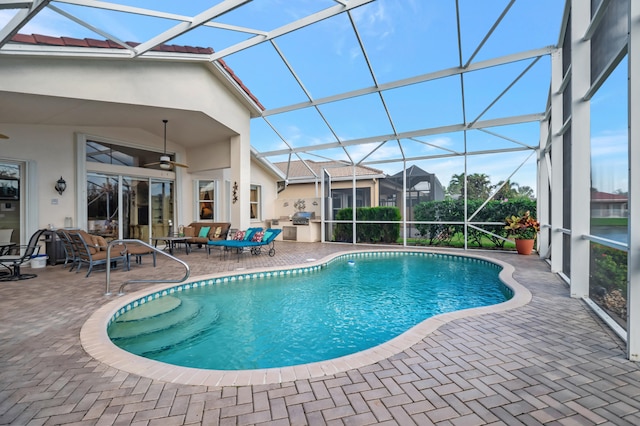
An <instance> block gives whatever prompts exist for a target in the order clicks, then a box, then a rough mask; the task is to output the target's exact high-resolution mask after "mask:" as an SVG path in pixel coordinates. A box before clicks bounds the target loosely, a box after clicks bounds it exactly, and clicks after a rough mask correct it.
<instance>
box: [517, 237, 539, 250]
mask: <svg viewBox="0 0 640 426" xmlns="http://www.w3.org/2000/svg"><path fill="white" fill-rule="evenodd" d="M515 241H516V250H517V251H518V254H531V252H532V251H533V244H534V243H535V241H536V240H523V239H516V240H515Z"/></svg>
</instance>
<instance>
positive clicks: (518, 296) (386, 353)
mask: <svg viewBox="0 0 640 426" xmlns="http://www.w3.org/2000/svg"><path fill="white" fill-rule="evenodd" d="M458 253H459V252H458ZM400 254H402V255H406V256H435V257H442V258H444V259H447V258H449V255H447V254H441V253H437V254H429V253H426V252H422V253H413V252H411V251H409V250H394V251H379V252H367V253H348V254H340V253H339V254H337V255H335V256H336V257H335V258H334V259H332V260H329V261H325V262H315V263H310V264H306V265H302V266H299V267H292V268H290V269H286V270H279V269H278V270H276V269H270V270H265V271H262V272H252V273H242V274H236V275H232V276H222V275H216V276H210V277H204V278H203V277H196V279H197V281H194V282H192V283H188V284H184V285H181V286H175V287H168V286H167V285H158V286H155V287H154V288H152V289H149V290H147V291H148V294H147V295H146V296H143V297H141V296H139V295H137V296H136V295H133V294H132V295H126V296H123V297H122V298H120V299H118V300H114V301H112V302H110V303H108V304H107V305H105V306H103V307H102V308H100V309H99V310H98V311H96V312H95V313H94V314H93V315H92V316H91V317H90V318H89V320H87V322H86V323H85V324H84V326H83V328H82V331H81V341H82V344H83V347H84V349H85V350H86V351H87V352H88V353H89V354H90V355H91V356H92V357H94V358H96V359H98V360H99V361H101V362H104V363H106V364H108V365H111V366H113V367H116V368H118V369H121V370H124V371H129V372H132V373H135V374H138V375H142V376H145V377H150V378H153V379H159V380H164V381H171V382H176V383H183V384H196V385H212V386H226V385H240V384H259V383H260V384H262V383H280V382H284V381H290V380H297V379H307V378H312V377H321V376H325V375H328V374H334V373H337V372H340V371H347V370H350V369H354V368H358V367H361V366H365V365H370V364H372V363H375V362H377V361H381V360H383V359H386V358H388V357H390V356H392V355H394V354H397V353H399V352H402V351H403V350H404V349H407V348H409V347H410V346H412V345H414V344H416V343H418V342H419V341H421V340H422V339H423V338H424V337H425V336H427V335H428V334H429V333H430V332H432V331H434V330H436V329H437V328H438V327H440V326H441V325H443V324H445V323H447V322H449V321H452V320H454V319H458V318H464V317H467V316H471V315H478V314H481V313H489V312H498V311H501V310H505V309H511V308H513V307H517V306H522V305H524V304H526V303H528V302H529V300H530V299H531V294H530V293H529V292H528V290H526V289H525V288H524V287H522V286H520V285H519V284H518V283H517V282H516V281H515V280H513V278H512V276H511V274H512V272H513V267H512V266H511V265H509V264H508V263H505V262H501V261H499V260H495V259H488V258H486V259H484V260H485V261H483V259H482V256H479V255H474V256H473V257H466V256H458V255H457V254H456V256H455V257H456V258H462V259H465V260H460V262H469V263H474V262H479V264H484V265H485V266H487V265H488V266H489V267H490V268H493V269H494V270H499V269H500V268H502V271H501V272H500V280H501V281H502V282H503V283H505V284H506V286H504V287H502V289H501V291H504V290H506V291H508V292H509V291H511V290H513V291H514V293H513V294H514V296H513V297H512V298H511V299H510V300H508V301H506V302H503V303H499V304H496V305H491V306H486V307H480V308H472V309H464V310H462V311H455V312H449V313H445V314H438V315H436V316H434V317H432V318H430V319H427V320H425V321H422V322H420V323H418V324H417V325H415V326H414V327H412V328H411V329H410V330H408V331H404V332H402V331H400V333H401V334H400V335H397V336H396V337H393V338H391V339H390V340H387V341H385V342H383V343H381V344H378V345H377V346H373V347H371V348H370V349H366V350H362V351H359V352H356V353H352V354H350V355H345V356H340V357H338V358H333V359H329V360H327V361H318V362H311V363H308V364H301V365H300V364H299V365H293V366H290V367H274V368H257V369H249V370H219V369H201V368H192V367H180V366H175V365H170V364H166V363H163V362H157V361H154V360H150V359H147V358H142V357H140V356H136V355H133V354H131V353H129V352H126V351H124V350H121V349H120V348H118V347H117V346H115V345H114V344H113V343H112V342H111V341H110V339H109V337H108V335H107V333H106V330H107V327H108V326H109V325H110V324H111V323H112V322H114V321H115V320H116V319H117V318H118V317H120V316H122V315H123V314H124V313H126V312H128V311H132V310H133V309H134V308H135V307H137V306H141V305H145V304H147V303H149V302H152V301H154V300H156V299H160V298H163V297H166V296H170V295H171V296H174V295H176V294H182V293H184V294H186V293H190V292H192V290H194V289H196V290H197V289H201V288H202V287H216V286H219V287H224V286H225V285H226V286H227V287H230V288H233V287H235V286H236V285H237V284H239V283H243V282H248V281H252V280H256V282H260V283H261V284H259V285H260V286H262V284H265V283H267V284H268V283H269V282H270V281H271V279H272V278H273V277H277V276H292V277H294V276H304V275H314V274H322V273H323V272H324V271H321V270H322V269H325V268H328V267H329V266H331V265H334V264H336V263H340V262H342V263H344V262H345V259H351V258H353V259H354V260H355V265H354V266H355V267H356V268H357V267H358V266H364V260H363V259H364V258H366V257H369V256H372V257H385V256H399V255H400ZM486 261H488V262H489V264H487V262H486ZM493 264H498V265H500V267H496V266H495V265H493ZM355 271H356V269H354V272H355ZM356 275H357V274H356ZM379 281H382V280H379ZM225 283H226V284H225ZM194 293H195V292H194ZM167 300H170V299H168V298H167ZM396 316H402V315H396ZM257 326H258V325H256V327H257ZM385 338H386V337H385Z"/></svg>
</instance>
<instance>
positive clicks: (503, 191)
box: [493, 180, 519, 200]
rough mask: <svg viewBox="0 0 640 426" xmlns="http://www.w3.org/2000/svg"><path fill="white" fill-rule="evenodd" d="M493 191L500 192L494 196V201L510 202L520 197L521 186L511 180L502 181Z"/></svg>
mask: <svg viewBox="0 0 640 426" xmlns="http://www.w3.org/2000/svg"><path fill="white" fill-rule="evenodd" d="M493 189H494V190H495V189H497V190H498V191H497V192H496V193H495V195H494V196H493V199H494V200H510V199H512V198H515V197H516V196H517V195H518V190H519V185H518V184H517V183H515V182H511V181H510V180H507V181H504V180H501V181H500V182H498V183H497V185H495V186H494V187H493Z"/></svg>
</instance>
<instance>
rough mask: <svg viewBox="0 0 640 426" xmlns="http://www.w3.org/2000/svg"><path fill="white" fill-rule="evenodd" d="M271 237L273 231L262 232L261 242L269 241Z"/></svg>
mask: <svg viewBox="0 0 640 426" xmlns="http://www.w3.org/2000/svg"><path fill="white" fill-rule="evenodd" d="M272 235H273V231H270V230H268V229H267V230H266V231H264V235H263V236H262V241H269V238H271V236H272Z"/></svg>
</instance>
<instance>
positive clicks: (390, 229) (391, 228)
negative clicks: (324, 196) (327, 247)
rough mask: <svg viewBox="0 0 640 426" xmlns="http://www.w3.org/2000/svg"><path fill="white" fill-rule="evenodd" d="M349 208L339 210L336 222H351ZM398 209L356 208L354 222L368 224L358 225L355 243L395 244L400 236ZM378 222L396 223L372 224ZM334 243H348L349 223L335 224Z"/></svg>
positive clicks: (351, 233)
mask: <svg viewBox="0 0 640 426" xmlns="http://www.w3.org/2000/svg"><path fill="white" fill-rule="evenodd" d="M352 219H353V209H352V208H351V207H348V208H345V209H340V210H338V213H337V214H336V220H352ZM401 219H402V217H401V216H400V209H398V208H397V207H357V208H356V220H358V221H366V222H369V223H359V224H357V226H356V242H359V243H379V242H382V243H395V242H396V240H397V239H398V237H399V236H400V220H401ZM379 221H395V222H396V223H373V222H379ZM333 238H334V240H335V241H342V242H350V241H351V240H352V238H353V225H352V224H351V223H337V224H336V225H335V228H334V232H333Z"/></svg>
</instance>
